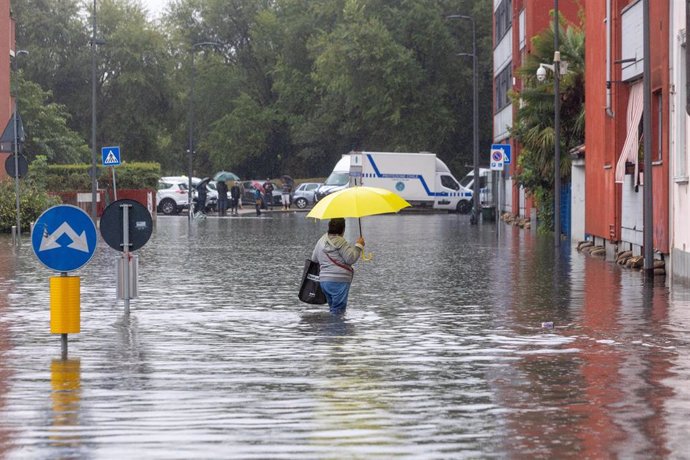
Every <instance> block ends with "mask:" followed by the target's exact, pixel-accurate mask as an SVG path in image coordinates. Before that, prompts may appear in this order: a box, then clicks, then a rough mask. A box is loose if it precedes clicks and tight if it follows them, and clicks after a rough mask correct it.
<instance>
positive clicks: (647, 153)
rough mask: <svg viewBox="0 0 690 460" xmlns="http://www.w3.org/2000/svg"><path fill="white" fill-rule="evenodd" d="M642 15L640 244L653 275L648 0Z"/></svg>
mask: <svg viewBox="0 0 690 460" xmlns="http://www.w3.org/2000/svg"><path fill="white" fill-rule="evenodd" d="M642 5H643V6H642V9H643V11H642V16H643V19H642V20H643V25H642V28H643V42H644V44H643V48H644V49H643V53H644V54H643V56H644V66H643V78H642V80H643V82H644V83H643V86H644V88H643V91H644V96H643V114H642V131H643V135H642V137H644V188H643V190H642V192H643V208H642V220H643V235H642V244H643V246H644V254H643V256H644V266H643V270H644V271H645V273H646V275H647V276H648V277H649V276H653V275H654V235H653V234H652V233H653V231H654V228H653V226H654V220H653V216H654V198H653V197H654V195H653V193H652V190H653V188H652V176H653V174H652V101H651V97H652V63H651V62H650V61H651V49H650V48H651V43H650V37H651V35H650V24H649V20H650V18H649V0H644V1H643V3H642Z"/></svg>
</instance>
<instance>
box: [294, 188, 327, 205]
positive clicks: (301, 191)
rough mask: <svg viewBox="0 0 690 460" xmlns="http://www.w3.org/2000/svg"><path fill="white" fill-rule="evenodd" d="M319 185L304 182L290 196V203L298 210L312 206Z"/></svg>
mask: <svg viewBox="0 0 690 460" xmlns="http://www.w3.org/2000/svg"><path fill="white" fill-rule="evenodd" d="M319 185H321V183H320V182H304V183H302V184H299V186H298V187H297V189H296V190H295V191H294V192H293V194H292V202H293V203H294V204H295V206H297V207H298V208H299V209H304V208H306V207H307V206H310V205H313V204H314V203H316V189H317V188H319Z"/></svg>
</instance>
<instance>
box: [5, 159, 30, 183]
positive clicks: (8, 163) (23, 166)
mask: <svg viewBox="0 0 690 460" xmlns="http://www.w3.org/2000/svg"><path fill="white" fill-rule="evenodd" d="M17 169H18V170H19V177H20V178H22V177H25V176H26V173H27V172H29V162H28V161H26V157H25V156H24V155H19V156H18V157H17ZM5 171H6V172H7V174H8V175H9V176H10V177H15V174H14V154H12V155H10V156H8V157H7V159H6V160H5Z"/></svg>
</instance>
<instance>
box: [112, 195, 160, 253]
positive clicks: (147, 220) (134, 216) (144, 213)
mask: <svg viewBox="0 0 690 460" xmlns="http://www.w3.org/2000/svg"><path fill="white" fill-rule="evenodd" d="M125 207H127V208H128V219H127V220H128V221H129V226H128V227H129V231H128V234H127V236H128V238H129V250H130V251H136V250H137V249H139V248H141V247H142V246H144V245H145V244H146V243H147V242H148V240H149V238H151V232H153V220H152V219H151V213H149V211H148V209H146V207H145V206H143V205H142V204H141V203H139V202H138V201H134V200H128V199H124V200H117V201H113V202H112V203H110V204H109V205H108V207H107V208H105V210H104V211H103V215H102V216H101V236H102V237H103V240H104V241H105V242H106V243H108V246H110V247H111V248H113V249H115V250H117V251H124V227H123V217H124V208H125Z"/></svg>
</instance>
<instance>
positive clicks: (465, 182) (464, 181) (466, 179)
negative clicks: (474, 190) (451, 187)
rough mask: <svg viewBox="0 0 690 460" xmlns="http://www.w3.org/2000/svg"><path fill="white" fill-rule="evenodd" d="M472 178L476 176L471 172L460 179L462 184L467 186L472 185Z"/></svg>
mask: <svg viewBox="0 0 690 460" xmlns="http://www.w3.org/2000/svg"><path fill="white" fill-rule="evenodd" d="M472 178H474V176H473V175H471V174H468V175H466V176H465V177H463V178H462V179H461V180H460V185H462V186H463V187H465V188H467V187H468V186H469V185H470V183H471V182H472Z"/></svg>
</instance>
